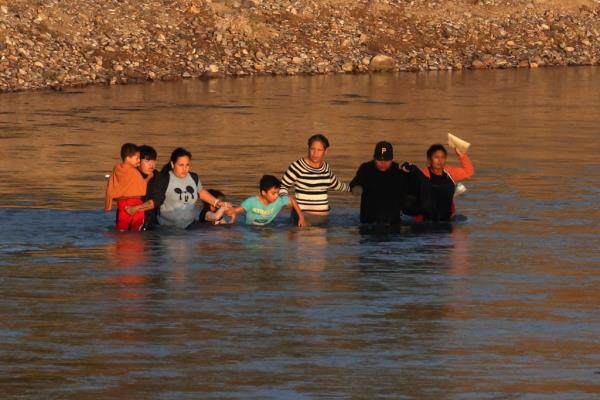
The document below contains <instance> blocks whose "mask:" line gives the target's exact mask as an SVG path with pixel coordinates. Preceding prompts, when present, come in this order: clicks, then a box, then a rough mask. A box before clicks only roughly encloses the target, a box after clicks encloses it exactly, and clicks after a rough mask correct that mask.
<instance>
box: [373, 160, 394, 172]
mask: <svg viewBox="0 0 600 400" xmlns="http://www.w3.org/2000/svg"><path fill="white" fill-rule="evenodd" d="M391 166H392V160H389V161H387V160H375V167H376V168H377V169H378V170H379V171H381V172H385V171H387V170H388V169H390V167H391Z"/></svg>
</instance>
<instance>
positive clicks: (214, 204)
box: [104, 134, 474, 231]
mask: <svg viewBox="0 0 600 400" xmlns="http://www.w3.org/2000/svg"><path fill="white" fill-rule="evenodd" d="M328 148H329V140H328V139H327V138H326V137H325V136H324V135H321V134H317V135H313V136H311V137H310V138H309V139H308V153H307V155H306V156H305V157H302V158H300V159H298V160H296V161H294V162H293V163H292V164H290V166H289V167H288V169H287V170H286V172H285V174H284V175H283V178H282V179H281V180H279V179H278V178H276V177H274V176H272V175H265V176H263V177H262V179H261V180H260V183H259V191H258V193H257V195H256V196H252V197H249V198H247V199H246V200H244V202H242V204H241V205H239V206H234V205H232V204H231V203H229V202H227V201H225V195H224V194H223V193H222V192H220V191H217V190H211V189H206V188H204V187H203V186H202V183H201V182H200V179H199V177H198V175H197V174H196V173H194V172H191V171H190V162H191V159H192V154H191V153H190V152H189V151H187V150H185V149H183V148H177V149H175V150H174V151H173V152H172V153H171V159H170V162H168V163H167V164H166V165H165V166H164V167H163V168H162V170H161V171H158V170H156V160H157V153H156V151H155V150H154V149H153V148H152V147H150V146H147V145H143V146H136V145H135V144H132V143H125V144H124V145H123V146H122V147H121V159H122V163H120V164H117V165H116V166H115V168H114V170H113V173H112V174H111V175H110V177H109V180H108V184H107V189H106V199H105V207H104V208H105V210H106V211H110V210H111V209H112V203H113V200H116V201H117V222H116V229H117V230H131V231H140V230H146V229H154V228H155V227H156V226H157V225H160V226H171V227H177V228H183V229H189V228H192V227H195V226H200V225H202V224H212V225H219V224H226V223H235V222H236V219H237V217H238V216H239V215H240V214H245V222H246V224H252V225H266V224H269V223H270V222H271V221H273V219H275V217H276V216H277V214H278V213H279V212H280V211H281V209H282V208H283V207H290V208H291V209H292V211H291V220H292V222H293V223H294V224H295V225H297V226H301V227H302V226H309V225H324V224H326V223H327V220H328V217H329V212H330V209H331V208H330V206H329V199H328V192H329V191H330V190H335V191H339V192H351V193H352V194H354V195H356V196H360V197H361V204H360V221H361V223H364V224H383V225H391V224H400V223H402V222H403V221H411V222H422V221H432V222H448V221H452V219H453V217H454V215H455V207H454V195H455V192H456V188H457V183H458V182H459V181H461V180H464V179H468V178H470V177H471V176H472V175H473V172H474V170H473V165H472V163H471V160H470V159H469V157H468V156H467V154H466V153H463V152H461V151H459V150H458V149H456V150H455V151H456V155H457V156H458V159H459V161H460V163H461V167H451V166H448V165H446V160H447V155H448V153H447V151H446V148H445V147H444V146H443V145H441V144H434V145H432V146H431V147H430V148H429V149H428V150H427V160H428V166H427V167H425V168H423V169H419V168H418V167H417V166H416V165H414V164H411V163H408V162H405V163H403V164H401V165H400V164H398V163H397V162H395V161H394V150H393V147H392V145H391V143H389V142H379V143H377V144H376V146H375V150H374V153H373V160H371V161H368V162H366V163H364V164H362V165H361V166H360V167H359V168H358V171H357V172H356V176H355V177H354V178H353V179H352V181H351V182H350V183H349V184H346V183H343V182H341V181H340V180H339V179H338V178H337V177H336V175H335V174H334V173H333V172H332V170H331V168H330V166H329V164H328V163H327V162H326V161H325V156H326V155H327V149H328ZM292 191H293V196H291V195H290V192H292ZM198 199H200V200H201V201H202V202H203V208H202V211H200V213H198V211H197V209H196V206H195V204H196V200H198Z"/></svg>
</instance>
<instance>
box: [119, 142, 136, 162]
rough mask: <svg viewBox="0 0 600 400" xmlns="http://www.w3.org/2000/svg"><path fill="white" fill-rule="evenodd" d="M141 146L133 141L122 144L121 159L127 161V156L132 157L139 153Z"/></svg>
mask: <svg viewBox="0 0 600 400" xmlns="http://www.w3.org/2000/svg"><path fill="white" fill-rule="evenodd" d="M139 152H140V148H139V147H138V146H137V145H135V144H133V143H125V144H124V145H123V146H121V160H123V161H125V159H126V158H127V157H131V156H133V155H135V153H139Z"/></svg>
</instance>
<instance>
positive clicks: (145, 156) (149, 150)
mask: <svg viewBox="0 0 600 400" xmlns="http://www.w3.org/2000/svg"><path fill="white" fill-rule="evenodd" d="M157 158H158V154H156V150H154V147H152V146H148V145H147V144H143V145H141V146H140V159H142V160H156V159H157Z"/></svg>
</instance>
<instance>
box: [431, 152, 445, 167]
mask: <svg viewBox="0 0 600 400" xmlns="http://www.w3.org/2000/svg"><path fill="white" fill-rule="evenodd" d="M429 165H430V166H431V169H433V170H434V171H443V170H444V167H445V166H446V153H444V152H443V151H442V150H438V151H436V152H435V153H433V154H432V155H431V158H429Z"/></svg>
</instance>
